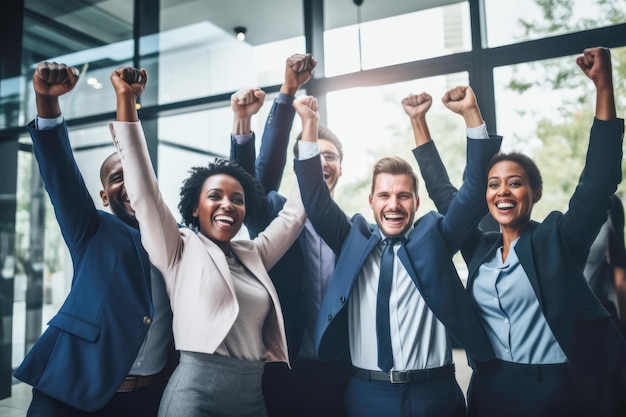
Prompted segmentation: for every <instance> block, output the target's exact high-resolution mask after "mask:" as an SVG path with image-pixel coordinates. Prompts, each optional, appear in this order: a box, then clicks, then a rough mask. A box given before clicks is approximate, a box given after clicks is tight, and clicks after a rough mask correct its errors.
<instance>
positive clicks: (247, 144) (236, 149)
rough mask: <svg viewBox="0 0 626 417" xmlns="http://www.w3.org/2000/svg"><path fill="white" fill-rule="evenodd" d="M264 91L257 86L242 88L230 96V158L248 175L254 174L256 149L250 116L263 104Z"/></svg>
mask: <svg viewBox="0 0 626 417" xmlns="http://www.w3.org/2000/svg"><path fill="white" fill-rule="evenodd" d="M264 100H265V92H264V91H263V90H261V89H259V88H244V89H241V90H238V91H236V92H235V93H233V95H232V96H231V97H230V107H231V109H232V110H233V130H232V133H231V135H230V159H231V160H233V161H237V163H239V165H241V166H242V167H243V168H244V169H245V170H246V171H248V173H250V175H252V176H254V175H255V174H254V170H255V167H254V164H255V159H256V149H255V144H254V132H253V131H252V116H254V115H255V114H257V113H258V111H259V110H260V109H261V107H262V106H263V102H264Z"/></svg>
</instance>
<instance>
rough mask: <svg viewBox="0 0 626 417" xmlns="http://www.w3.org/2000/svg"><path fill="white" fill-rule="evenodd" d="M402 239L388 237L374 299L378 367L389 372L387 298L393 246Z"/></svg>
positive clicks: (391, 354) (390, 362)
mask: <svg viewBox="0 0 626 417" xmlns="http://www.w3.org/2000/svg"><path fill="white" fill-rule="evenodd" d="M402 240H403V238H400V237H388V238H387V239H386V240H385V242H386V243H387V245H386V246H385V249H384V250H383V256H382V259H381V261H380V275H379V277H378V296H377V298H376V339H377V340H378V367H379V368H380V369H381V370H383V371H384V372H389V370H391V368H392V367H393V351H392V349H391V333H390V318H389V296H390V295H391V282H392V280H393V256H394V253H393V246H394V245H395V244H396V243H398V242H401V241H402Z"/></svg>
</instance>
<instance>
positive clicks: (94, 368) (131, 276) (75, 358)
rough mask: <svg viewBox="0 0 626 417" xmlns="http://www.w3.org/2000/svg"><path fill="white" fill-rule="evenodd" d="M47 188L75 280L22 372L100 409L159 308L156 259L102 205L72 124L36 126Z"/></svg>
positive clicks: (52, 391)
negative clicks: (92, 191)
mask: <svg viewBox="0 0 626 417" xmlns="http://www.w3.org/2000/svg"><path fill="white" fill-rule="evenodd" d="M29 130H30V134H31V137H32V139H33V145H34V151H35V156H36V158H37V162H38V163H39V170H40V172H41V175H42V177H43V181H44V184H45V187H46V190H47V192H48V194H49V196H50V199H51V201H52V205H53V206H54V210H55V214H56V217H57V220H58V222H59V226H60V228H61V232H62V234H63V238H64V239H65V243H66V244H67V247H68V248H69V251H70V254H71V257H72V266H73V268H74V276H73V278H72V287H71V290H70V293H69V294H68V296H67V298H66V300H65V302H64V303H63V305H62V306H61V308H60V310H59V311H58V313H57V314H56V315H55V316H54V317H53V318H52V319H51V320H50V322H49V323H48V325H49V327H48V328H47V329H46V331H45V332H44V333H43V334H42V335H41V337H40V338H39V339H38V340H37V342H36V343H35V345H34V346H33V347H32V349H31V350H30V351H29V352H28V354H27V355H26V357H25V359H24V361H23V362H22V364H21V365H20V366H19V368H18V369H17V370H16V371H15V377H16V378H18V379H20V380H22V381H24V382H26V383H28V384H30V385H32V386H33V387H34V388H36V389H38V390H40V391H41V392H43V393H45V394H47V395H49V396H51V397H53V398H56V399H58V400H60V401H62V402H64V403H66V404H69V405H71V406H72V407H75V408H78V409H81V410H85V411H94V410H98V409H100V408H102V407H103V406H104V405H105V404H106V403H107V402H108V401H109V400H110V399H111V398H112V397H113V395H115V393H116V391H117V389H118V387H119V385H120V384H121V382H122V381H123V379H124V377H125V376H126V375H127V374H128V371H129V370H130V368H131V366H132V364H133V361H134V359H135V357H136V356H137V353H138V352H139V349H140V347H141V345H142V343H143V341H144V338H145V336H146V333H147V331H148V327H149V326H148V325H147V324H146V322H144V318H147V317H151V316H152V313H153V306H152V299H151V292H150V291H151V285H150V263H149V260H148V255H147V254H146V252H145V251H144V249H143V247H142V245H141V240H140V236H139V231H138V230H136V229H133V228H131V227H129V226H127V225H126V224H124V223H123V222H122V221H121V220H119V219H118V218H117V217H115V216H113V215H111V214H108V213H105V212H103V211H99V210H96V207H95V205H94V202H93V200H92V198H91V196H90V195H89V192H88V191H87V188H86V186H85V183H84V181H83V178H82V176H81V174H80V172H79V170H78V167H77V166H76V161H75V160H74V156H73V155H72V150H71V147H70V143H69V139H68V134H67V127H66V126H65V124H62V125H60V126H59V127H57V128H54V129H50V130H36V129H34V126H33V125H32V123H31V125H29Z"/></svg>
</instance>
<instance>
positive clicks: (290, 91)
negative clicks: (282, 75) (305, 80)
mask: <svg viewBox="0 0 626 417" xmlns="http://www.w3.org/2000/svg"><path fill="white" fill-rule="evenodd" d="M279 91H280V92H281V93H283V94H287V95H290V96H295V95H296V93H297V92H298V86H297V85H290V84H288V83H283V85H281V86H280V90H279Z"/></svg>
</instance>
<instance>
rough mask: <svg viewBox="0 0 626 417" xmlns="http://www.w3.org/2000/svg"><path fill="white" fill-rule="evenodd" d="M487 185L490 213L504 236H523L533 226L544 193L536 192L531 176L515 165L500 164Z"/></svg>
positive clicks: (494, 169) (489, 177)
mask: <svg viewBox="0 0 626 417" xmlns="http://www.w3.org/2000/svg"><path fill="white" fill-rule="evenodd" d="M487 181H488V182H487V192H486V195H485V196H486V199H487V205H488V206H489V213H491V216H492V217H493V218H494V219H495V220H496V221H497V222H498V223H499V224H500V227H501V228H502V231H503V232H512V233H513V234H515V235H520V234H521V233H522V232H523V231H524V229H525V228H526V226H527V225H528V223H529V222H530V216H531V212H532V209H533V205H534V204H535V203H536V202H537V201H539V198H540V197H541V192H540V191H535V190H533V189H532V187H531V185H530V179H529V177H528V173H527V172H526V170H524V168H522V166H521V165H519V164H518V163H517V162H514V161H509V160H503V161H500V162H497V163H496V164H495V165H493V166H492V167H491V169H490V170H489V174H488V180H487Z"/></svg>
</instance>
